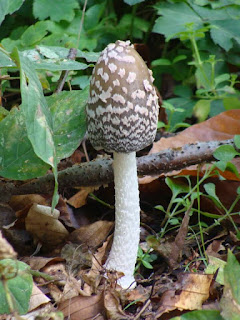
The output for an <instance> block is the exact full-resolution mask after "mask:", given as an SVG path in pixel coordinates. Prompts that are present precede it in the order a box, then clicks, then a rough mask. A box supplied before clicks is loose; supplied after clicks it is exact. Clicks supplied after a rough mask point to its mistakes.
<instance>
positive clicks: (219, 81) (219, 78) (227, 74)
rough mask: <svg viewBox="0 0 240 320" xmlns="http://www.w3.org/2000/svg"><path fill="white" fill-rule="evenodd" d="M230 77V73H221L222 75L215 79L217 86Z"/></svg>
mask: <svg viewBox="0 0 240 320" xmlns="http://www.w3.org/2000/svg"><path fill="white" fill-rule="evenodd" d="M229 79H230V75H229V73H224V74H220V76H218V77H216V78H215V79H214V82H215V85H216V86H217V85H218V84H219V83H222V82H225V81H227V80H229Z"/></svg>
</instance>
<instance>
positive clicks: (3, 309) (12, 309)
mask: <svg viewBox="0 0 240 320" xmlns="http://www.w3.org/2000/svg"><path fill="white" fill-rule="evenodd" d="M0 276H1V278H0V314H10V313H12V314H25V313H27V311H28V306H29V300H30V296H31V294H32V288H33V279H32V275H31V273H30V267H29V266H28V265H27V264H25V263H23V262H21V261H17V260H12V259H3V260H1V261H0Z"/></svg>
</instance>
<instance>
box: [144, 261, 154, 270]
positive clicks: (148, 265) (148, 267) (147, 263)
mask: <svg viewBox="0 0 240 320" xmlns="http://www.w3.org/2000/svg"><path fill="white" fill-rule="evenodd" d="M142 264H143V265H144V267H145V268H147V269H153V266H152V265H151V263H149V262H148V261H146V260H142Z"/></svg>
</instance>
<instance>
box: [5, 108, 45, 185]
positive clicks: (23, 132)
mask: <svg viewBox="0 0 240 320" xmlns="http://www.w3.org/2000/svg"><path fill="white" fill-rule="evenodd" d="M48 169H49V165H47V164H46V163H45V162H43V161H42V160H41V159H39V158H38V157H37V155H36V154H35V152H34V151H33V147H32V145H31V142H30V141H29V139H28V136H27V129H26V125H25V121H24V116H23V113H22V111H21V106H20V110H18V109H17V108H14V109H12V110H11V111H10V112H9V114H8V116H7V117H5V118H4V119H3V120H2V121H1V122H0V176H2V177H5V178H8V179H14V180H26V179H32V178H36V177H39V176H42V175H44V174H45V173H46V172H47V170H48Z"/></svg>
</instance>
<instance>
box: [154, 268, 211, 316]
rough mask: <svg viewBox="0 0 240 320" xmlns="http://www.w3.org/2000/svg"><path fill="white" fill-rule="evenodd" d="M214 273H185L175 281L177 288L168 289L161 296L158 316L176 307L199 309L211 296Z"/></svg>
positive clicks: (180, 308)
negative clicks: (210, 290)
mask: <svg viewBox="0 0 240 320" xmlns="http://www.w3.org/2000/svg"><path fill="white" fill-rule="evenodd" d="M212 279H213V275H207V274H196V273H185V274H182V275H181V277H179V279H178V282H177V283H175V290H167V291H166V292H164V293H163V295H162V298H161V302H160V304H161V306H160V307H159V308H158V311H157V315H156V318H158V317H160V316H161V315H162V314H163V313H165V312H169V311H172V310H175V309H178V310H181V311H182V310H197V309H201V308H202V304H203V302H204V301H206V300H207V299H208V297H209V289H210V285H211V282H212Z"/></svg>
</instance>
